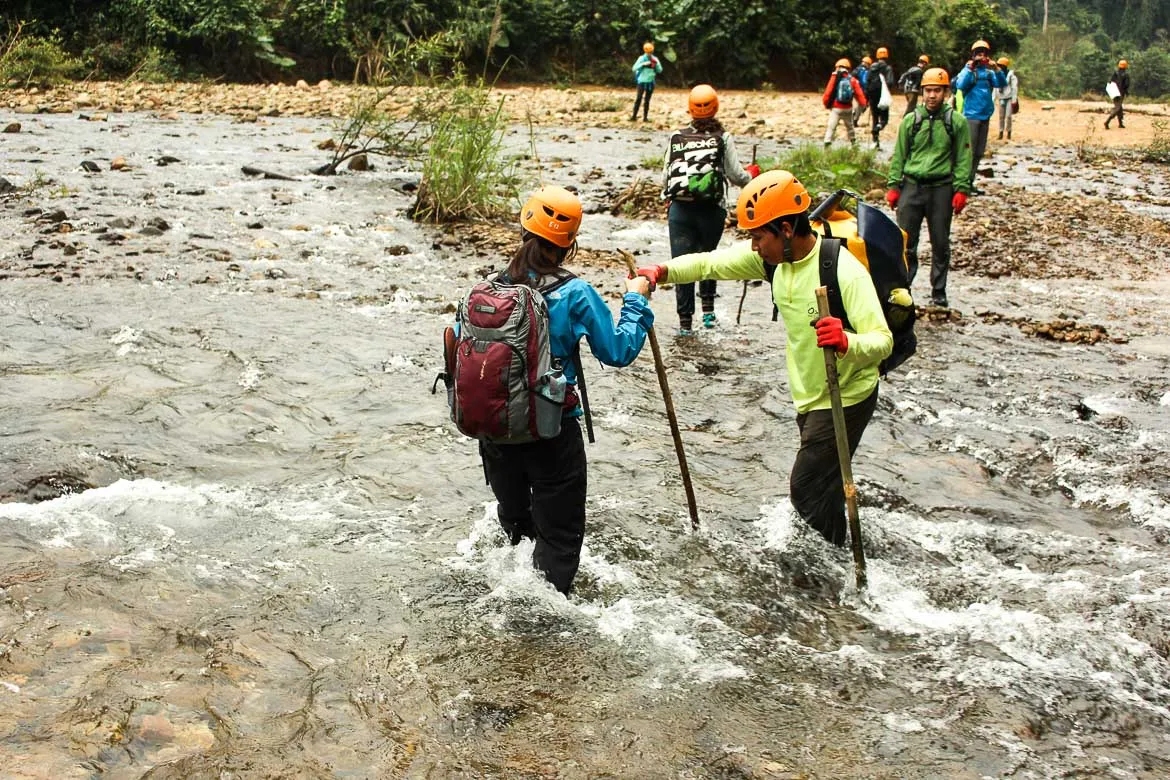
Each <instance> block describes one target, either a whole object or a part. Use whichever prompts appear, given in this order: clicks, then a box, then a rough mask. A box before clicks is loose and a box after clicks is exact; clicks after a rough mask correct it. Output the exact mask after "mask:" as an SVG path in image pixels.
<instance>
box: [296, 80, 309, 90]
mask: <svg viewBox="0 0 1170 780" xmlns="http://www.w3.org/2000/svg"><path fill="white" fill-rule="evenodd" d="M296 87H297V89H308V88H309V82H307V81H305V80H304V79H297V84H296Z"/></svg>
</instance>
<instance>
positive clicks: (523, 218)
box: [480, 187, 654, 593]
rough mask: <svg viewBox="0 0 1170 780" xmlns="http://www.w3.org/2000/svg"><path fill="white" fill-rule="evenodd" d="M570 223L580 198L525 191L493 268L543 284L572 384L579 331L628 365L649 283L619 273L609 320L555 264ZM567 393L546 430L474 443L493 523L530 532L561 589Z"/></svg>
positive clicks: (578, 476) (597, 352)
mask: <svg viewBox="0 0 1170 780" xmlns="http://www.w3.org/2000/svg"><path fill="white" fill-rule="evenodd" d="M580 225H581V201H580V200H578V199H577V196H576V195H574V194H573V193H571V192H569V191H568V190H566V189H563V188H561V187H542V188H540V189H539V190H537V191H536V192H534V193H532V195H531V196H530V197H529V198H528V201H527V203H525V204H524V208H523V209H522V210H521V212H520V226H521V228H522V230H521V232H520V235H521V244H520V248H519V249H517V250H516V254H515V255H513V257H512V260H511V262H510V263H509V264H508V267H507V269H505V270H504V272H503V274H502V276H506V277H507V280H506V281H510V282H511V283H512V284H517V283H523V284H528V285H529V286H531V287H534V288H536V289H538V290H540V289H541V288H544V289H545V290H546V292H545V293H544V299H545V301H546V302H547V304H548V318H549V343H550V346H551V348H552V356H553V359H554V361H559V362H560V364H561V366H562V368H563V370H564V373H565V377H566V379H568V381H569V383H570V385H573V386H575V385H576V383H577V369H576V365H575V364H574V360H573V357H574V355H575V354H576V353H577V352H578V349H579V346H578V342H580V340H581V337H582V336H584V337H585V338H586V339H587V340H588V342H589V349H590V351H591V352H592V353H593V355H594V357H596V358H597V359H598V360H600V361H601V362H602V363H604V364H606V365H609V366H617V367H621V366H628V365H629V364H630V363H633V362H634V359H635V358H636V357H637V356H638V353H639V352H640V351H641V349H642V345H643V344H644V343H645V341H646V334H647V332H648V331H649V329H650V326H651V325H652V324H653V323H654V313H653V312H652V311H651V310H650V302H649V296H650V284H649V282H647V281H646V280H645V279H643V278H642V277H637V278H635V279H629V280H627V281H626V294H625V297H624V299H623V300H622V310H621V315H620V316H619V317H618V321H617V323H616V324H615V323H614V321H613V314H612V313H611V312H610V309H609V306H608V305H607V304H606V303H605V301H604V300H602V298H601V295H600V294H598V292H597V290H595V289H593V287H592V286H591V285H590V284H589V283H588V282H586V281H584V280H583V279H579V278H577V277H576V276H573V275H572V274H570V273H569V272H567V271H565V270H564V268H563V267H564V265H565V263H567V262H570V261H571V260H572V259H573V257H574V256H575V255H576V254H577V230H578V228H579V227H580ZM570 398H572V399H573V400H572V401H571V402H570V403H569V404H567V405H566V408H565V410H564V419H563V420H562V423H561V432H560V434H559V435H558V436H556V437H555V438H552V439H542V440H538V441H534V442H528V443H525V444H495V443H491V442H483V441H481V443H480V455H481V456H482V457H483V467H484V474H485V475H486V476H487V480H488V484H490V485H491V487H492V492H493V493H494V494H495V496H496V501H498V502H499V507H498V515H499V518H500V525H502V526H503V528H504V531H505V533H507V534H508V537H509V539H510V540H511V542H512V544H514V545H515V544H519V543H520V540H521V539H525V538H528V539H533V540H535V543H536V546H535V548H534V549H533V552H532V562H533V565H535V566H536V568H538V569H540V570H541V571H542V572H543V573H544V575H545V577H546V578H547V579H548V581H549V582H551V583H552V584H553V586H554V587H555V588H556V589H557V590H559V591H561V592H562V593H568V592H569V589H570V588H571V587H572V585H573V578H574V577H575V576H576V574H577V567H578V565H579V564H580V560H581V545H582V543H583V542H584V539H585V487H586V463H585V443H584V441H583V440H582V436H581V424H580V421H579V418H580V416H581V413H582V412H581V406H580V404H579V403H577V402H576V400H575V399H576V393H575V392H573V393H571V394H570Z"/></svg>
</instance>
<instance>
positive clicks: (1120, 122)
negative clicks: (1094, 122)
mask: <svg viewBox="0 0 1170 780" xmlns="http://www.w3.org/2000/svg"><path fill="white" fill-rule="evenodd" d="M1113 117H1117V126H1118V127H1125V109H1124V108H1122V107H1121V98H1119V97H1115V98H1113V110H1112V111H1110V112H1109V116H1107V117H1105V126H1106V127H1109V122H1110V121H1112V120H1113Z"/></svg>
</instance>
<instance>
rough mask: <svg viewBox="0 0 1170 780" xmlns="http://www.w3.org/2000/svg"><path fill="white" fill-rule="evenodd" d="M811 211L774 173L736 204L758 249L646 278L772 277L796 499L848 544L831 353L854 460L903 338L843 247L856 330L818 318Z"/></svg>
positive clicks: (795, 186) (822, 528) (840, 264)
mask: <svg viewBox="0 0 1170 780" xmlns="http://www.w3.org/2000/svg"><path fill="white" fill-rule="evenodd" d="M811 205H812V202H811V199H810V198H809V195H808V191H807V190H806V189H805V187H804V185H803V184H801V183H800V180H799V179H797V178H796V177H795V176H793V175H792V174H791V173H789V172H788V171H768V172H767V173H764V174H761V175H760V176H759V177H757V178H755V179H753V180H752V181H751V182H750V183H749V184H748V185H747V186H746V187H744V189H743V190H742V192H741V193H740V196H739V202H738V204H737V212H738V217H739V226H740V228H743V229H746V230H747V231H748V232H749V234H750V235H751V241H743V242H740V243H737V244H734V245H732V246H730V247H728V248H726V249H722V250H716V251H714V252H700V253H696V254H691V255H683V256H681V257H676V258H674V259H672V260H671V261H670V264H669V266H667V265H656V266H648V267H644V268H639V269H638V274H639V275H640V276H644V277H646V278H647V279H649V280H650V282H651V283H652V284H661V283H663V282H671V283H673V284H685V283H687V282H696V281H699V280H702V279H732V280H734V279H767V278H769V277H771V278H772V300H773V302H775V304H776V306H777V308H779V310H780V314H781V316H782V317H783V319H784V327H785V330H786V331H787V342H788V343H787V349H786V353H787V354H786V359H787V365H788V385H789V387H790V388H791V390H792V398H793V401H794V402H795V403H796V412H797V415H796V424H797V427H798V428H799V429H800V450H799V451H798V452H797V453H796V462H795V463H793V466H792V474H791V477H790V482H789V497H790V499H791V501H792V506H793V507H794V508H795V509H796V511H797V512H798V513H800V516H801V517H803V518H804V519H805V521H806V522H808V524H809V525H811V526H812V527H813V528H815V529H816V530H817V531H818V532H820V534H821V535H822V536H824V537H825V539H827V540H828V541H829V542H831V543H833V544H835V545H838V546H844V545H845V539H846V523H845V491H844V487H843V485H842V482H841V471H840V468H839V461H838V459H837V443H836V440H835V437H834V434H833V414H832V408H831V407H832V402H831V400H830V398H829V388H828V384H827V382H826V379H825V359H824V353H823V349H824V348H825V347H833V348H834V349H835V351H836V353H837V374H838V377H839V381H840V386H841V401H842V403H843V404H844V406H845V422H846V428H847V429H848V434H849V435H848V438H849V453H850V455H852V454H853V452H855V451H856V449H857V445H858V444H859V443H860V442H861V436H862V434H863V433H864V432H865V428H866V426H867V425H868V424H869V420H870V418H871V417H872V416H873V412H874V409H875V408H876V406H877V386H878V364H879V363H881V361H882V360H883V359H884V358H885V357H886V356H888V355H889V354H890V351H891V350H892V349H893V345H894V339H893V335H892V334H891V333H890V329H889V327H888V326H887V325H886V320H885V316H884V315H883V314H882V306H881V302H880V301H879V300H878V295H877V291H876V290H875V289H874V286H873V280H872V279H871V278H870V276H869V272H868V271H867V270H866V268H865V266H863V265H862V264H861V262H860V261H859V260H858V259H857V258H855V257H854V256H853V255H852V254H850V253H849V251H848V250H847V249H845V248H844V246H841V248H840V254H839V255H838V257H837V288H838V290H839V291H840V294H841V300H842V303H843V304H844V306H845V313H846V316H847V318H848V321H849V325H850V328H851V329H850V330H846V329H845V323H844V322H843V321H842V320H841V319H839V318H837V317H821V318H818V308H817V300H816V288H817V287H819V286H820V285H821V277H820V268H819V264H820V262H822V261H824V259H825V258H822V251H821V245H822V239H821V236H820V235H819V234H818V233H816V232H815V231H814V230H813V229H812V225H811V224H810V223H809V218H808V217H809V208H810V206H811ZM829 246H833V244H830V245H829ZM767 266H771V267H772V268H773V270H774V273H772V274H770V273H769V272H768V270H767V268H766V267H767ZM810 324H811V325H812V327H810Z"/></svg>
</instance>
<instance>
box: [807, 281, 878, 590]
mask: <svg viewBox="0 0 1170 780" xmlns="http://www.w3.org/2000/svg"><path fill="white" fill-rule="evenodd" d="M817 309H818V310H819V312H820V316H821V317H822V318H824V317H831V316H832V314H831V313H830V311H829V291H828V290H827V289H826V288H824V287H818V288H817ZM838 327H839V325H838ZM818 335H819V329H818ZM842 335H843V334H842ZM846 343H847V342H846ZM835 353H836V348H834V347H832V346H827V347H825V378H826V379H827V381H828V383H829V398H830V399H831V400H832V402H833V433H834V434H836V437H837V460H839V461H840V463H841V482H842V483H843V484H844V486H845V509H846V511H847V513H848V517H849V541H850V546H851V547H852V548H853V574H854V576H855V577H856V579H857V589H858V590H865V586H866V582H867V576H866V572H865V550H863V549H862V547H861V520H860V519H859V518H858V516H857V487H856V486H855V485H854V484H853V465H852V464H851V463H850V461H849V457H850V453H849V432H848V430H846V428H845V407H844V406H843V405H842V404H841V387H840V385H838V383H837V355H836V354H835Z"/></svg>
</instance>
